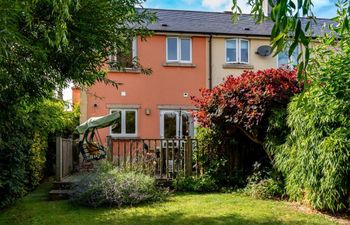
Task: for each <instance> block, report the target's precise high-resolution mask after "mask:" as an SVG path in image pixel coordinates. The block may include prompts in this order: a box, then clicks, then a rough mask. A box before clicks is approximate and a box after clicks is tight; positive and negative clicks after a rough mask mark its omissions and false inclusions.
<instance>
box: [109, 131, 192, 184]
mask: <svg viewBox="0 0 350 225" xmlns="http://www.w3.org/2000/svg"><path fill="white" fill-rule="evenodd" d="M107 143H108V147H109V150H110V151H109V153H108V159H109V160H110V161H111V162H113V164H114V165H116V166H117V167H122V168H129V169H145V170H148V171H150V172H151V173H153V174H154V176H155V177H156V178H157V179H172V178H175V177H176V176H178V174H180V173H183V174H184V175H185V176H190V175H193V173H195V174H196V175H197V174H198V173H199V168H198V161H197V159H198V151H197V147H198V141H197V140H196V139H192V138H190V137H188V138H184V139H113V138H112V137H107ZM136 167H137V168H136Z"/></svg>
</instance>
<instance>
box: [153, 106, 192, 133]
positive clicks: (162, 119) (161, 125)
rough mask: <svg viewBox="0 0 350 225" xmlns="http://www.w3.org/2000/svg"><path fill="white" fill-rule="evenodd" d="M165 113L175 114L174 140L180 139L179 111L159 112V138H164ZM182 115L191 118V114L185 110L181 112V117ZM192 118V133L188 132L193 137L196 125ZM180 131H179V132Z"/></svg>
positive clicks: (180, 119) (180, 120) (180, 121)
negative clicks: (184, 114)
mask: <svg viewBox="0 0 350 225" xmlns="http://www.w3.org/2000/svg"><path fill="white" fill-rule="evenodd" d="M166 113H174V114H176V138H180V137H182V132H183V131H182V118H181V117H180V110H161V111H160V138H164V115H165V114H166ZM183 113H186V114H188V115H189V116H191V113H190V112H189V111H187V110H181V115H182V114H183ZM191 118H192V128H193V132H190V134H191V133H192V135H193V137H194V135H195V134H196V133H195V132H196V131H195V125H196V119H195V118H193V117H191ZM180 129H181V130H180Z"/></svg>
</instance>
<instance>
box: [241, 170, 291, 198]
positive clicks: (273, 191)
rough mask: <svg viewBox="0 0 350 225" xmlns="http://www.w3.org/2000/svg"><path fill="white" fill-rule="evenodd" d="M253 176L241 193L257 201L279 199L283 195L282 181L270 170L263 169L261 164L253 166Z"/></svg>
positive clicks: (249, 178)
mask: <svg viewBox="0 0 350 225" xmlns="http://www.w3.org/2000/svg"><path fill="white" fill-rule="evenodd" d="M253 167H254V168H253V174H252V175H250V176H249V177H248V179H247V180H248V184H247V186H246V187H245V188H244V189H243V192H244V193H245V194H247V195H249V196H251V197H253V198H258V199H281V198H282V197H283V196H284V195H285V189H284V183H283V179H281V176H280V175H279V174H278V173H274V172H275V171H274V170H273V169H272V170H271V169H263V168H261V164H259V163H255V164H254V165H253Z"/></svg>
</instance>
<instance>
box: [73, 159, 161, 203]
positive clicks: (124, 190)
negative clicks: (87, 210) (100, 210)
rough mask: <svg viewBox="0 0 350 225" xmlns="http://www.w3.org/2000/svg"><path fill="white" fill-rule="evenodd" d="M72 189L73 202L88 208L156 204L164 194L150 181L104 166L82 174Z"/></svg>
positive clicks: (148, 178) (146, 177) (146, 178)
mask: <svg viewBox="0 0 350 225" xmlns="http://www.w3.org/2000/svg"><path fill="white" fill-rule="evenodd" d="M73 190H74V191H73V194H72V200H73V202H76V203H78V204H81V205H85V206H91V207H99V206H107V207H113V206H117V207H122V206H133V205H137V204H140V203H146V202H154V201H160V200H162V199H164V197H165V195H166V193H165V192H164V191H163V190H160V189H159V188H157V187H156V186H155V181H154V178H152V177H150V176H148V175H145V174H143V173H140V172H133V171H123V170H120V169H116V168H112V167H110V166H108V165H107V166H106V165H104V166H102V167H101V168H100V169H99V170H98V171H96V172H93V173H89V174H87V175H85V176H84V178H83V179H82V180H81V181H80V182H79V183H78V184H77V185H76V186H75V187H74V189H73Z"/></svg>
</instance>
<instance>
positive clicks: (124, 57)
mask: <svg viewBox="0 0 350 225" xmlns="http://www.w3.org/2000/svg"><path fill="white" fill-rule="evenodd" d="M136 57H137V54H136V38H134V39H132V40H129V41H128V42H127V45H126V49H125V50H123V51H118V50H117V51H116V53H115V54H114V55H111V56H109V60H108V64H109V67H110V69H120V68H134V67H135V58H136Z"/></svg>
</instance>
